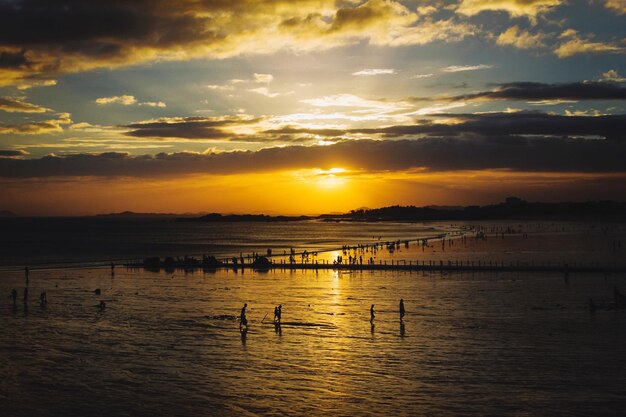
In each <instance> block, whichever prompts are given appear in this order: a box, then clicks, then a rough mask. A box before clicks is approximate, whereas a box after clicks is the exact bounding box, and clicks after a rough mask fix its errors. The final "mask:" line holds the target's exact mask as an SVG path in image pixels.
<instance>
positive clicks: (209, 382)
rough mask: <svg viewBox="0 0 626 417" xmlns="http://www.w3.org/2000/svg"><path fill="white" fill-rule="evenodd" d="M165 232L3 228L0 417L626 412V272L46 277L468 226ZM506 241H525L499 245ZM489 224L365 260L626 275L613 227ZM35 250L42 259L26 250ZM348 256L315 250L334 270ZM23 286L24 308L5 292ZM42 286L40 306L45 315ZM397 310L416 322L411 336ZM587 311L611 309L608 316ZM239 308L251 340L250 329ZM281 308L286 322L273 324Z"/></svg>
mask: <svg viewBox="0 0 626 417" xmlns="http://www.w3.org/2000/svg"><path fill="white" fill-rule="evenodd" d="M64 221H65V220H62V221H61V223H60V224H61V225H62V224H63V222H64ZM67 221H70V222H74V221H78V220H67ZM78 222H79V223H80V221H78ZM20 224H21V225H22V226H24V228H25V232H24V233H23V234H21V233H20V232H19V230H20V227H18V226H19V225H20ZM151 224H152V226H150V225H149V224H147V223H146V224H143V225H141V224H140V225H139V226H137V224H135V226H132V227H131V226H129V227H122V226H123V224H120V223H117V224H116V226H114V227H113V226H111V228H110V230H107V228H106V227H104V226H103V225H102V223H99V222H96V223H89V222H87V223H86V226H85V230H81V228H80V227H78V226H76V224H74V226H73V227H74V228H73V229H72V228H70V229H71V230H70V231H68V233H67V234H61V235H57V236H56V237H55V235H54V234H53V235H50V234H49V232H50V230H51V229H50V228H52V229H54V230H57V229H58V228H59V227H61V226H59V223H58V222H53V224H52V225H51V224H49V223H46V222H42V223H41V227H42V229H41V230H40V231H39V232H38V231H37V230H38V226H37V225H32V224H27V222H22V223H16V224H13V226H12V227H11V228H9V230H10V232H11V233H13V235H12V236H16V242H17V243H16V247H15V248H14V247H12V246H11V245H10V241H11V239H10V238H9V237H7V236H8V235H6V234H5V235H3V237H2V239H4V240H5V241H6V243H7V244H6V245H5V247H6V248H7V251H6V252H5V253H4V255H3V256H4V258H2V259H4V261H3V262H0V266H5V268H4V270H2V271H0V295H1V297H2V298H1V299H0V415H2V416H5V415H6V416H12V417H13V416H14V417H21V416H157V415H159V416H160V415H163V416H204V415H206V416H212V415H216V416H247V415H270V416H273V415H277V416H278V415H311V416H318V415H319V416H326V415H339V416H360V415H372V416H378V415H494V416H501V415H514V416H526V415H528V416H535V415H542V416H569V415H572V416H574V415H575V416H589V415H597V416H623V415H624V410H626V372H625V370H626V310H617V309H615V303H614V301H613V291H614V287H615V286H617V287H618V288H620V289H621V290H622V292H626V274H624V273H611V274H606V275H605V274H602V273H595V274H591V273H589V274H587V273H585V274H583V273H577V272H572V273H570V274H569V275H568V276H565V275H563V274H562V273H539V272H536V273H529V272H524V273H521V272H520V273H514V272H499V273H498V272H480V273H465V272H454V273H441V272H400V271H337V270H319V271H317V272H316V271H314V270H293V271H290V270H280V269H276V270H270V271H269V272H265V273H263V272H253V271H251V270H248V269H246V270H245V271H244V272H242V271H241V270H239V271H238V272H235V271H234V270H232V269H223V270H218V271H214V272H209V271H205V272H203V271H195V272H187V273H185V272H184V271H181V270H175V271H174V272H171V271H170V272H166V271H163V270H161V271H158V272H150V271H145V270H141V269H140V270H127V269H125V268H123V267H120V266H118V267H117V268H116V269H115V274H114V275H113V276H112V275H111V273H110V270H109V269H108V268H104V269H97V268H84V267H83V269H71V268H59V269H51V268H50V267H49V265H48V267H44V266H45V264H46V263H49V264H53V263H54V262H50V261H54V260H63V261H65V262H67V261H68V260H71V261H75V262H77V263H78V264H82V265H84V264H86V263H89V262H90V260H91V259H93V258H92V256H93V255H97V256H98V257H97V259H96V260H99V259H110V258H107V257H109V256H110V257H114V255H115V254H122V253H123V252H124V251H123V249H125V248H130V250H131V252H132V253H133V254H136V255H139V254H142V253H146V254H157V253H154V252H151V250H153V249H155V248H159V247H160V248H161V249H163V251H164V252H167V253H171V254H174V255H176V254H180V252H177V251H182V250H187V249H191V248H193V247H196V248H202V249H203V250H204V249H207V250H208V249H211V248H212V249H213V250H216V251H217V252H216V253H223V254H226V253H233V252H237V251H248V250H249V251H253V250H256V251H263V250H264V249H265V248H267V247H274V248H275V250H276V251H280V250H281V249H282V248H290V247H295V248H296V249H298V250H302V249H305V248H336V247H339V246H340V245H342V244H346V243H350V244H354V243H356V242H363V241H370V239H375V240H378V236H382V239H383V240H385V239H390V240H391V239H393V238H394V237H397V238H398V239H409V238H412V239H414V238H416V237H420V236H429V235H432V234H433V233H434V234H437V233H441V232H446V231H454V230H457V229H458V227H459V226H458V225H457V226H452V225H448V224H426V225H424V224H421V225H420V224H413V225H405V224H395V225H391V224H384V225H363V224H346V225H342V224H339V225H335V224H323V225H321V226H319V228H317V229H316V225H315V224H311V223H308V222H307V223H302V224H293V225H264V224H257V225H237V226H236V227H235V226H232V225H230V226H228V227H227V226H226V225H213V226H208V225H202V226H198V227H197V228H196V229H193V228H191V227H190V226H188V225H185V226H184V227H182V228H181V229H178V226H176V225H172V224H169V223H167V224H166V225H165V226H164V229H163V230H161V229H158V228H157V229H155V226H154V223H151ZM474 226H476V225H473V226H472V227H474ZM509 227H513V228H516V229H517V228H521V229H523V230H522V231H523V232H524V233H514V234H506V235H501V234H500V231H501V230H504V229H505V228H506V229H508V228H509ZM55 228H56V229H55ZM94 228H95V229H94ZM98 228H100V229H101V232H97V230H99V229H98ZM220 228H223V230H221V229H220ZM61 229H62V227H61ZM220 230H221V232H220ZM272 230H274V232H272ZM482 230H485V231H486V232H487V238H486V239H476V238H474V237H472V235H471V234H470V235H469V238H467V239H458V238H457V239H456V240H454V241H453V242H450V241H448V242H447V243H446V244H445V245H444V244H442V242H441V241H440V240H433V241H432V242H430V244H429V245H428V246H426V247H424V246H422V245H418V244H417V243H415V242H413V243H411V244H410V245H409V247H405V246H404V245H400V246H399V247H396V249H395V251H394V252H393V253H391V252H389V251H388V250H386V249H382V248H381V249H380V250H378V251H377V252H375V253H373V252H372V251H371V250H370V251H368V252H363V253H361V254H360V255H359V256H361V255H363V256H364V257H365V258H366V259H367V258H368V257H370V256H373V257H375V258H376V259H375V261H376V263H380V262H397V261H402V260H403V259H404V260H409V261H413V262H416V261H419V262H430V261H433V262H444V261H452V262H456V261H457V260H460V261H462V262H468V261H471V262H478V261H482V262H490V261H495V262H501V263H502V262H505V263H518V262H521V263H534V264H535V265H537V264H542V263H548V264H550V263H552V264H554V263H563V262H566V263H568V264H569V265H572V266H576V265H581V264H582V265H587V264H601V265H609V266H611V265H612V266H616V265H618V266H619V265H623V263H624V260H625V258H626V256H625V255H626V247H624V246H621V245H622V244H624V245H626V233H625V231H626V227H624V225H619V224H617V225H610V227H609V226H597V225H592V224H578V225H572V224H569V223H562V224H561V223H557V224H555V223H547V224H515V225H508V226H507V225H503V224H500V223H492V224H491V225H487V226H485V227H483V229H482ZM526 232H527V233H528V236H525V233H526ZM56 233H60V232H59V231H58V230H57V232H56ZM99 233H101V235H99ZM220 233H221V234H220ZM229 233H230V234H231V235H229ZM90 236H91V238H92V239H93V241H90ZM185 236H187V237H188V239H187V238H185ZM246 236H247V237H246ZM29 242H30V243H29ZM37 242H39V243H37ZM107 242H113V243H115V242H121V243H120V244H121V245H122V246H121V247H118V246H116V245H115V244H113V243H112V244H109V243H107ZM194 242H196V243H194ZM220 242H223V243H224V246H223V247H222V246H220ZM29 245H30V246H29ZM81 245H82V246H84V247H83V250H77V251H75V250H74V248H77V247H80V246H81ZM31 246H32V247H33V251H32V252H23V251H22V249H19V248H21V247H31ZM51 248H54V250H53V249H51ZM103 248H105V249H103ZM109 250H110V251H109ZM220 251H221V252H220ZM229 251H230V252H229ZM12 253H15V254H16V258H12V257H11V254H12ZM183 253H184V252H183ZM339 254H342V252H341V251H340V250H339V251H331V252H325V253H324V254H320V255H319V258H320V262H326V261H328V260H331V259H333V258H334V257H336V256H337V255H339ZM352 254H353V253H352ZM18 255H19V256H18ZM345 255H348V254H345ZM348 256H349V255H348ZM23 262H29V263H31V266H34V267H33V268H32V269H31V273H30V277H29V280H28V283H26V281H25V277H24V272H23V271H21V270H15V269H16V268H17V267H16V266H15V265H23ZM26 285H28V288H29V298H28V302H27V307H25V303H24V300H23V289H24V287H25V286H26ZM13 288H15V289H16V290H17V291H18V299H17V302H16V306H15V307H13V306H12V303H11V300H10V299H9V298H8V296H9V294H10V292H11V289H13ZM96 289H100V290H101V293H100V294H96V293H95V290H96ZM42 291H46V293H47V297H48V305H47V306H46V307H41V306H39V304H38V302H37V298H38V296H39V294H40V293H41V292H42ZM400 298H403V299H404V301H405V304H406V310H407V315H406V317H405V318H404V321H402V322H401V321H400V320H399V314H398V302H399V300H400ZM589 298H593V300H594V302H595V304H596V305H597V306H598V308H597V311H596V312H595V313H594V314H592V313H590V311H589V308H588V300H589ZM101 301H105V302H106V308H105V309H104V310H102V311H101V310H100V309H99V308H98V305H99V303H100V302H101ZM244 303H247V304H248V320H249V328H248V330H247V331H245V332H240V330H239V322H238V319H237V316H238V315H239V312H240V309H241V307H242V305H243V304H244ZM278 304H282V306H283V324H282V325H281V326H275V325H273V324H272V318H273V309H274V306H276V305H278ZM372 304H374V305H375V307H374V309H375V312H376V318H375V320H374V322H373V325H371V324H370V306H371V305H372Z"/></svg>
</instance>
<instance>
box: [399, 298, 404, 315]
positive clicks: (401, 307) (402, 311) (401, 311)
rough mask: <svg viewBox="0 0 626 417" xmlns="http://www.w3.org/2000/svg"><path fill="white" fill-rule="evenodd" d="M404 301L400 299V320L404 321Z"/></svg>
mask: <svg viewBox="0 0 626 417" xmlns="http://www.w3.org/2000/svg"><path fill="white" fill-rule="evenodd" d="M404 313H405V310H404V300H403V299H402V298H401V299H400V320H402V319H404Z"/></svg>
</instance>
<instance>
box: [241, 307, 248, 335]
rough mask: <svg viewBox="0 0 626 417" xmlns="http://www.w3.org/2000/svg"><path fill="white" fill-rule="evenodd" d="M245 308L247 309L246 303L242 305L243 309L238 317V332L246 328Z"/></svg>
mask: <svg viewBox="0 0 626 417" xmlns="http://www.w3.org/2000/svg"><path fill="white" fill-rule="evenodd" d="M246 307H248V303H244V305H243V307H242V308H241V316H240V317H239V330H241V329H242V327H244V326H245V327H246V328H248V319H247V317H246Z"/></svg>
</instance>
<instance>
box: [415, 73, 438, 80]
mask: <svg viewBox="0 0 626 417" xmlns="http://www.w3.org/2000/svg"><path fill="white" fill-rule="evenodd" d="M433 75H435V74H415V75H414V76H412V77H411V78H412V79H420V78H429V77H432V76H433Z"/></svg>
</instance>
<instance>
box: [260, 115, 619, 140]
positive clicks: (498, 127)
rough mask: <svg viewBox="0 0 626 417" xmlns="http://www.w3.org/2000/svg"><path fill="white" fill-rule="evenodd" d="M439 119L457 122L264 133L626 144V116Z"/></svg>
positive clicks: (442, 116)
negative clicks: (560, 138)
mask: <svg viewBox="0 0 626 417" xmlns="http://www.w3.org/2000/svg"><path fill="white" fill-rule="evenodd" d="M433 116H434V117H438V118H454V119H456V121H457V122H456V123H454V124H449V123H438V122H435V121H433V120H426V119H425V120H419V121H418V123H417V124H415V125H398V126H388V127H382V128H362V129H347V130H337V129H298V128H294V127H285V128H282V129H274V130H269V131H266V132H264V133H272V134H278V133H280V134H283V135H290V134H294V135H303V134H309V135H319V136H326V137H338V136H342V135H349V134H364V135H370V136H374V135H381V136H383V137H388V138H397V137H411V136H413V137H415V136H420V137H421V136H434V137H436V136H439V137H456V136H463V135H468V134H473V135H478V136H489V135H492V136H493V135H496V136H507V135H511V136H522V135H543V136H575V137H576V136H596V137H602V138H605V139H612V140H626V115H623V114H622V115H605V116H562V115H557V114H547V113H542V112H533V111H519V112H514V113H478V114H443V113H442V114H436V115H433Z"/></svg>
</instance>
